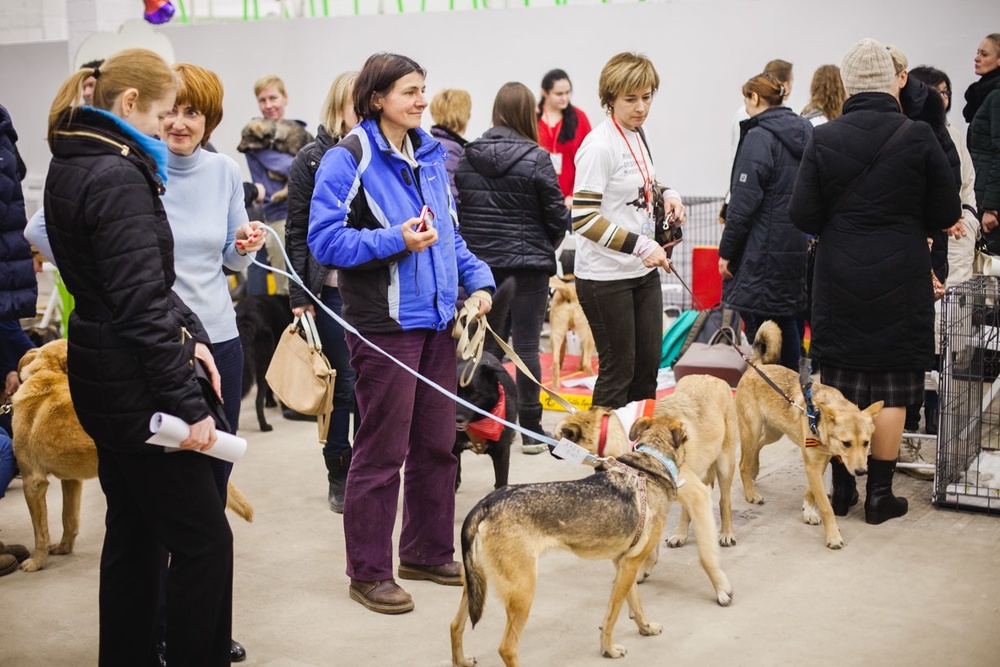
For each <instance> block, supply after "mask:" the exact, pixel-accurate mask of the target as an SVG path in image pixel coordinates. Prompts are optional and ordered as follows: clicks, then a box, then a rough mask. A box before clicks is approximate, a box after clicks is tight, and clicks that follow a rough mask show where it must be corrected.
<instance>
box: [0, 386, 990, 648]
mask: <svg viewBox="0 0 1000 667" xmlns="http://www.w3.org/2000/svg"><path fill="white" fill-rule="evenodd" d="M243 414H244V415H245V416H244V419H243V421H244V425H245V426H246V428H245V430H244V431H243V435H244V436H245V437H247V438H248V440H249V442H250V448H249V451H248V452H247V455H246V457H245V458H244V459H243V461H241V462H240V463H239V464H238V465H237V466H236V471H235V473H234V475H233V481H234V482H235V483H236V484H237V485H238V486H239V487H240V488H241V489H242V490H243V492H244V493H246V495H247V496H248V497H249V498H250V499H251V501H252V502H253V504H254V506H255V508H256V519H255V521H254V522H253V523H252V524H246V523H244V522H242V521H241V520H239V519H237V518H235V517H233V519H232V520H233V532H234V535H235V547H236V581H235V600H234V627H233V633H234V636H235V637H236V638H237V639H238V640H240V641H241V642H243V644H244V645H245V646H246V648H247V652H248V658H247V661H246V662H245V663H244V664H246V665H261V666H265V665H266V666H268V667H304V666H327V665H379V666H384V665H391V666H395V665H429V666H439V665H440V666H444V665H449V664H450V649H449V639H448V624H449V622H450V621H451V618H452V617H453V615H454V613H455V609H456V606H457V604H458V600H459V597H460V589H458V588H453V587H441V586H437V585H435V584H432V583H428V582H404V583H405V584H406V588H407V590H409V591H410V592H411V593H412V594H413V597H414V599H415V602H416V609H415V611H413V612H411V613H409V614H404V615H402V616H382V615H379V614H374V613H372V612H370V611H367V610H366V609H364V608H363V607H361V606H360V605H358V604H357V603H355V602H352V601H351V600H350V599H349V598H348V596H347V585H348V580H347V577H346V575H345V574H344V547H343V544H344V538H343V531H342V528H341V517H340V516H339V515H336V514H333V513H332V512H330V511H329V509H328V508H327V504H326V480H325V470H324V468H323V461H322V457H321V455H320V449H319V446H318V445H316V444H315V443H316V438H315V425H313V424H311V423H302V422H291V421H287V420H284V419H282V418H281V417H280V415H279V413H278V412H277V411H276V410H272V411H270V420H271V421H272V423H273V424H274V426H275V430H274V431H272V432H270V433H260V432H258V430H257V428H256V420H255V419H254V418H253V408H252V405H251V404H250V403H249V402H246V403H244V410H243ZM559 415H560V413H546V415H545V420H544V423H545V425H546V426H547V427H549V428H551V427H552V426H553V425H554V424H555V423H556V422H557V421H558V419H559ZM248 416H249V418H247V417H248ZM515 449H516V451H515V453H514V454H513V456H512V460H511V475H510V477H511V480H512V481H514V482H519V483H520V482H534V481H544V480H556V479H569V478H575V477H581V476H583V475H586V474H589V469H588V468H584V467H582V466H575V465H573V464H569V463H564V462H559V461H557V460H555V459H553V458H551V457H549V456H545V455H541V456H527V455H523V454H521V453H520V451H519V447H515ZM464 463H465V468H464V473H463V474H464V480H465V481H464V483H463V486H462V488H461V490H460V491H459V492H458V512H457V517H456V522H455V528H456V534H457V531H458V529H459V527H460V525H461V522H462V519H463V518H464V517H465V515H466V513H467V512H468V511H469V509H470V508H471V507H472V506H473V505H474V504H475V502H476V501H477V500H478V499H479V498H480V497H482V496H483V495H485V494H486V493H488V492H489V491H490V490H491V488H492V483H493V482H492V469H491V466H490V464H489V461H488V459H486V458H482V459H474V457H473V455H471V454H466V455H465V461H464ZM897 480H898V481H897V483H896V490H897V492H900V493H901V494H902V495H905V496H906V497H907V498H908V499H909V501H910V512H909V514H907V515H906V516H905V517H903V518H901V519H897V520H893V521H890V522H888V523H886V524H883V525H881V526H869V525H867V524H865V522H864V515H863V511H862V510H861V509H860V507H856V508H855V509H854V510H853V511H852V512H851V514H850V515H849V516H847V517H844V518H842V519H841V520H840V526H841V531H842V532H843V535H844V538H845V540H846V542H847V546H846V547H845V548H844V549H842V550H840V551H831V550H830V549H827V548H826V547H825V546H824V544H823V534H822V529H821V528H820V527H818V526H807V525H805V524H803V523H802V521H801V518H800V507H801V498H802V493H803V491H804V488H805V475H804V473H803V471H802V463H801V459H800V457H799V453H798V451H797V449H796V448H795V446H794V445H792V444H791V443H789V442H788V441H785V440H783V441H781V442H778V443H776V444H774V445H771V446H769V447H767V448H766V449H765V450H764V452H763V456H762V470H761V475H760V481H759V489H760V490H761V493H762V494H763V495H764V496H765V499H766V501H767V502H766V504H765V505H763V506H751V505H748V504H747V503H746V502H745V501H744V500H743V497H742V496H743V494H742V488H741V485H740V483H739V481H738V480H737V481H736V482H735V483H734V487H735V488H734V514H735V529H736V536H737V545H736V546H734V547H731V548H728V549H724V550H723V552H722V564H723V567H724V569H725V570H726V572H727V574H728V576H729V578H730V580H731V581H732V583H733V586H734V587H735V598H734V601H733V604H732V606H731V607H728V608H721V607H719V606H717V605H716V604H715V602H714V596H713V593H712V589H711V586H710V584H709V582H708V579H707V577H706V576H705V574H704V573H703V572H702V570H701V568H700V567H699V565H698V559H697V553H696V551H695V549H694V546H693V545H689V546H686V547H684V548H681V549H676V550H667V549H665V548H664V549H663V551H662V553H661V559H660V563H659V565H658V566H657V568H656V569H655V570H654V572H653V575H652V577H651V578H650V580H649V581H648V582H646V583H644V584H643V585H642V588H641V594H642V597H643V602H644V605H645V609H646V612H647V614H648V616H649V617H650V619H651V620H653V621H655V622H659V623H661V624H662V625H663V626H664V631H663V634H662V635H659V636H657V637H642V636H640V635H639V633H638V631H637V629H636V627H635V625H634V624H633V623H631V622H630V621H629V620H628V618H627V615H626V614H623V615H622V618H621V619H620V621H619V623H618V625H617V628H616V632H615V640H616V642H617V643H620V644H623V645H625V647H626V648H627V649H628V655H627V656H626V657H625V659H624V661H623V663H620V664H632V665H666V664H669V665H671V666H679V667H684V666H686V665H699V666H706V665H707V666H711V665H726V666H727V667H728V666H743V665H745V666H756V665H803V664H809V665H838V666H840V665H851V666H854V665H928V666H930V665H935V666H937V665H963V666H969V665H971V666H979V665H983V666H986V665H998V664H1000V632H998V630H997V629H998V628H1000V575H998V573H1000V518H997V517H989V516H983V515H977V514H972V513H966V512H956V511H951V510H942V509H937V508H935V507H933V506H932V505H931V503H930V501H929V498H930V494H931V483H930V482H919V481H916V480H913V479H910V478H908V477H906V476H902V475H900V476H899V477H898V478H897ZM60 496H61V492H60V490H59V486H58V484H53V485H52V486H51V487H50V490H49V497H48V500H49V515H50V527H51V531H52V533H53V537H54V538H55V539H58V535H59V532H60V519H59V516H60V515H59V512H60V509H61V498H60ZM103 512H104V497H103V495H102V494H101V491H100V487H99V485H98V483H97V482H96V481H90V482H87V483H86V484H85V486H84V494H83V510H82V520H81V531H80V535H79V538H78V540H77V543H76V552H75V553H74V554H72V555H69V556H53V557H51V558H50V559H49V564H48V567H47V568H46V569H45V570H43V571H41V572H37V573H32V574H26V573H22V572H20V571H18V572H15V573H13V574H11V575H8V576H5V577H3V578H2V579H0V665H3V666H4V667H36V666H37V667H42V666H45V667H49V666H53V665H73V666H76V665H90V664H95V663H96V659H97V584H98V563H99V558H100V550H101V541H102V537H103V531H102V530H101V525H102V519H103ZM675 520H676V509H675V510H674V520H673V521H672V522H671V524H673V522H674V521H675ZM397 528H398V526H397ZM0 541H3V542H7V543H21V544H26V545H31V544H32V543H33V537H32V531H31V522H30V520H29V518H28V512H27V507H26V505H25V503H24V502H23V496H22V490H21V481H20V480H19V479H15V480H14V482H13V483H12V484H11V486H10V488H9V490H8V492H7V496H6V498H4V499H3V500H0ZM611 579H612V567H611V565H610V563H608V562H604V561H583V560H579V559H577V558H575V557H574V556H572V555H569V554H566V553H562V552H554V553H550V554H548V555H545V556H543V557H542V559H541V561H540V564H539V586H538V591H537V595H536V598H535V603H534V606H533V608H532V615H531V620H530V622H529V623H528V626H527V629H526V630H525V632H524V635H523V637H522V642H521V659H522V661H523V663H524V664H526V665H573V666H583V667H586V666H588V665H592V666H594V667H596V666H598V665H607V664H608V662H607V660H606V659H604V658H602V657H601V656H600V652H599V642H598V629H597V628H598V625H599V623H600V622H601V618H602V616H603V613H604V609H605V606H606V604H607V598H608V592H609V590H610V584H611ZM503 623H504V617H503V610H502V608H500V606H499V604H498V602H497V600H496V598H495V597H492V596H491V597H490V601H489V603H488V605H487V607H486V611H485V615H484V618H483V621H482V622H481V623H480V625H479V626H478V627H477V628H476V629H475V630H474V631H472V630H469V631H467V634H466V650H467V652H468V653H469V654H470V655H473V656H476V657H477V658H478V660H479V665H481V666H484V667H494V666H499V665H501V664H502V663H501V661H500V658H499V656H498V655H497V653H496V648H497V645H498V643H499V639H500V634H501V632H502V629H503Z"/></svg>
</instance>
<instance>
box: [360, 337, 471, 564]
mask: <svg viewBox="0 0 1000 667" xmlns="http://www.w3.org/2000/svg"><path fill="white" fill-rule="evenodd" d="M366 337H367V338H368V339H369V340H371V341H372V342H373V343H374V344H375V345H378V346H379V347H380V348H382V349H383V350H385V351H386V352H388V353H389V354H391V355H393V356H394V357H396V358H397V359H399V360H400V361H402V362H403V363H404V364H406V365H407V366H409V367H410V368H413V369H415V370H416V371H417V372H419V373H420V374H421V375H423V376H424V377H427V378H428V379H430V380H433V381H434V382H436V383H437V384H439V385H441V386H442V387H444V388H445V389H447V390H448V391H450V392H452V393H454V392H455V390H456V389H457V384H458V371H457V364H456V363H455V341H454V340H453V339H452V337H451V328H450V327H449V328H448V329H446V330H445V331H431V330H428V329H417V330H414V331H404V332H401V333H391V334H371V335H368V336H366ZM347 344H348V346H349V347H350V349H351V365H352V366H353V367H354V370H355V371H356V372H357V381H356V382H355V384H354V395H355V396H356V397H357V401H358V411H359V412H360V413H361V424H360V425H359V426H358V434H357V437H355V439H354V454H353V456H352V458H351V469H350V471H349V472H348V475H347V492H346V495H345V499H344V537H345V546H346V550H347V576H349V577H351V578H352V579H360V580H361V581H385V580H386V579H390V578H392V576H393V573H392V530H393V525H394V524H395V522H396V511H397V507H398V503H399V487H400V474H399V473H400V469H402V470H403V474H404V478H405V480H406V483H405V485H404V486H403V528H402V532H401V533H400V536H399V559H400V560H401V561H406V562H407V563H414V564H417V565H444V564H446V563H450V562H452V560H453V559H454V555H455V534H454V531H455V473H456V471H457V470H458V459H457V458H456V457H455V455H454V454H453V453H452V451H451V450H452V447H453V446H454V444H455V403H454V401H453V400H452V399H450V398H448V397H446V396H443V395H442V394H440V393H438V392H437V391H435V390H434V389H431V388H430V387H428V386H427V385H425V384H424V383H423V382H420V381H419V380H417V378H415V377H414V376H413V375H410V374H409V373H407V372H406V371H405V370H403V369H402V368H400V367H399V366H397V365H396V364H395V363H393V362H392V361H390V360H389V359H387V358H385V357H384V356H382V355H381V354H379V353H378V352H376V351H375V350H373V349H372V348H370V347H368V346H367V345H365V344H364V343H362V342H361V341H360V340H359V339H358V337H357V336H355V335H354V334H351V333H348V334H347Z"/></svg>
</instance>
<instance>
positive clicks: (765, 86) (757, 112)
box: [719, 74, 812, 370]
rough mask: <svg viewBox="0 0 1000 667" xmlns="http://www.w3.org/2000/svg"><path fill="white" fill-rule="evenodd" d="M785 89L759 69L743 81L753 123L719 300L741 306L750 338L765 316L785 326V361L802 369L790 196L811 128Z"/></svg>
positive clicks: (726, 238) (799, 278)
mask: <svg viewBox="0 0 1000 667" xmlns="http://www.w3.org/2000/svg"><path fill="white" fill-rule="evenodd" d="M784 88H785V86H784V84H782V83H781V82H780V81H778V80H777V79H776V78H775V77H773V76H771V75H770V74H758V75H757V76H755V77H753V78H752V79H750V80H749V81H747V82H746V84H744V86H743V99H744V102H745V103H746V108H747V113H748V114H749V115H750V118H749V119H748V120H745V121H743V122H742V123H740V126H741V127H740V129H741V132H742V134H743V137H742V139H741V140H740V145H739V148H738V149H737V152H736V161H735V162H734V163H733V174H732V182H731V183H730V193H731V194H730V200H729V208H728V211H727V214H726V227H725V231H723V233H722V241H721V242H720V244H719V273H720V274H721V275H722V278H723V283H722V300H723V302H724V303H725V304H726V306H727V307H729V308H732V309H734V310H737V311H739V313H740V315H741V316H742V318H743V321H744V323H745V324H746V334H747V338H749V339H750V340H753V338H754V336H756V335H757V329H758V328H760V325H761V324H762V323H763V322H764V321H765V320H774V321H775V322H776V323H777V324H778V326H779V327H781V363H782V365H784V366H787V367H788V368H791V369H792V370H798V368H799V349H800V348H801V345H802V332H801V331H799V325H798V317H797V316H798V313H800V312H801V311H802V310H803V309H804V308H805V305H806V235H805V234H803V233H802V232H800V231H799V230H797V229H796V228H795V227H793V226H792V223H791V222H790V221H789V219H788V200H789V199H790V198H791V196H792V187H793V186H794V185H795V175H796V173H797V172H798V169H799V160H801V159H802V151H803V150H804V149H805V147H806V143H807V142H808V141H809V137H810V136H812V125H811V124H810V123H809V121H808V120H806V119H804V118H802V117H801V116H799V115H797V114H796V113H795V112H794V111H792V110H791V109H789V108H788V107H785V106H782V102H783V101H784V98H785V95H784V93H785V90H784Z"/></svg>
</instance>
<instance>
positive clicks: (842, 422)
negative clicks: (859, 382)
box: [736, 321, 883, 549]
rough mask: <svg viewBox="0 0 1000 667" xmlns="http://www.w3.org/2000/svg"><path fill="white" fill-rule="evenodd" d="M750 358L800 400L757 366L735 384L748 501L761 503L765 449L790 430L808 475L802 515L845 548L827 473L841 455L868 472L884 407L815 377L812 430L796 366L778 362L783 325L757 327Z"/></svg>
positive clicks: (855, 470) (857, 470) (858, 472)
mask: <svg viewBox="0 0 1000 667" xmlns="http://www.w3.org/2000/svg"><path fill="white" fill-rule="evenodd" d="M753 346H754V349H753V352H752V354H751V360H752V361H754V363H758V362H761V363H763V365H761V366H760V370H761V371H762V372H763V373H764V374H765V375H767V376H768V377H769V378H770V379H771V381H773V382H774V383H775V384H776V385H778V387H780V388H781V390H782V391H783V392H784V393H785V395H787V396H788V397H789V398H790V399H792V401H794V402H795V405H794V406H793V405H790V404H789V403H788V401H787V400H785V398H784V397H783V396H782V395H781V394H779V393H778V392H777V391H775V390H774V388H773V387H771V386H769V385H768V384H767V383H766V382H765V381H764V379H763V378H762V377H761V376H760V375H759V374H758V373H757V372H756V371H754V370H753V369H752V368H751V369H748V370H747V371H746V373H744V375H743V378H742V379H741V380H740V382H739V384H738V385H737V387H736V416H737V420H738V422H739V429H740V447H741V457H740V477H741V478H742V479H743V493H744V494H745V495H746V499H747V502H749V503H757V504H761V503H763V502H764V499H763V497H762V496H761V495H760V493H758V492H757V487H756V486H755V483H754V481H755V480H756V479H757V474H758V473H759V472H760V450H761V448H762V447H764V446H765V445H769V444H770V443H772V442H776V441H777V440H778V439H779V438H781V436H783V435H786V436H788V438H789V439H790V440H791V441H792V442H794V443H795V444H797V445H798V446H799V448H800V449H801V450H802V461H803V463H804V464H805V470H806V479H807V480H808V482H809V486H808V489H807V490H806V494H805V497H804V498H803V500H802V520H803V521H804V522H805V523H807V524H810V525H818V524H819V523H821V522H822V524H823V528H824V533H825V538H826V546H828V547H830V548H831V549H840V548H841V547H843V546H844V538H843V537H842V536H841V534H840V528H839V526H838V525H837V519H836V517H835V516H834V513H833V507H832V506H831V505H830V499H829V498H828V497H827V495H826V490H825V489H824V486H823V472H824V471H825V470H826V466H827V465H828V464H829V463H830V459H832V458H833V457H834V456H839V457H840V459H841V460H842V461H843V462H844V465H845V466H846V467H847V470H848V471H849V472H850V473H851V474H852V475H854V476H856V477H860V476H863V475H865V474H866V473H867V472H868V454H869V453H870V449H871V447H870V442H871V437H872V433H873V432H874V430H875V423H874V420H875V417H877V416H878V414H879V412H881V411H882V406H883V402H882V401H877V402H875V403H873V404H871V405H869V406H868V407H867V408H865V409H864V410H861V409H859V408H858V406H857V405H855V404H854V403H851V402H850V401H848V400H847V399H846V398H844V395H843V394H841V393H840V391H838V390H837V389H834V388H833V387H828V386H826V385H823V384H820V383H819V382H813V384H812V394H813V397H812V400H813V403H814V404H815V406H816V408H818V410H819V420H818V423H817V427H818V428H817V431H818V432H817V433H816V434H812V433H811V431H810V428H809V419H808V417H807V416H806V414H805V412H804V406H805V399H804V398H803V395H802V387H801V385H800V384H799V375H798V373H796V372H795V371H793V370H791V369H788V368H785V367H784V366H779V365H776V364H774V361H775V360H776V359H777V357H778V355H779V354H780V350H781V330H780V329H779V328H778V325H777V324H775V323H774V322H771V321H767V322H764V324H763V325H761V327H760V329H759V330H758V331H757V336H756V337H755V339H754V343H753Z"/></svg>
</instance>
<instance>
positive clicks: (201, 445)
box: [180, 416, 218, 452]
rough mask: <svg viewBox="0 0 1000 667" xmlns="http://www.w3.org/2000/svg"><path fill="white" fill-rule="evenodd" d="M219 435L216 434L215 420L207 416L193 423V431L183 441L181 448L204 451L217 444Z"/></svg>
mask: <svg viewBox="0 0 1000 667" xmlns="http://www.w3.org/2000/svg"><path fill="white" fill-rule="evenodd" d="M217 438H218V436H217V435H216V434H215V420H214V419H212V417H211V416H208V417H205V418H204V419H202V420H201V421H200V422H197V423H195V424H191V432H190V433H188V437H187V438H185V439H184V440H183V441H181V444H180V447H181V449H193V450H194V451H196V452H203V451H205V450H206V449H210V448H211V447H212V445H214V444H215V441H216V439H217Z"/></svg>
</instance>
